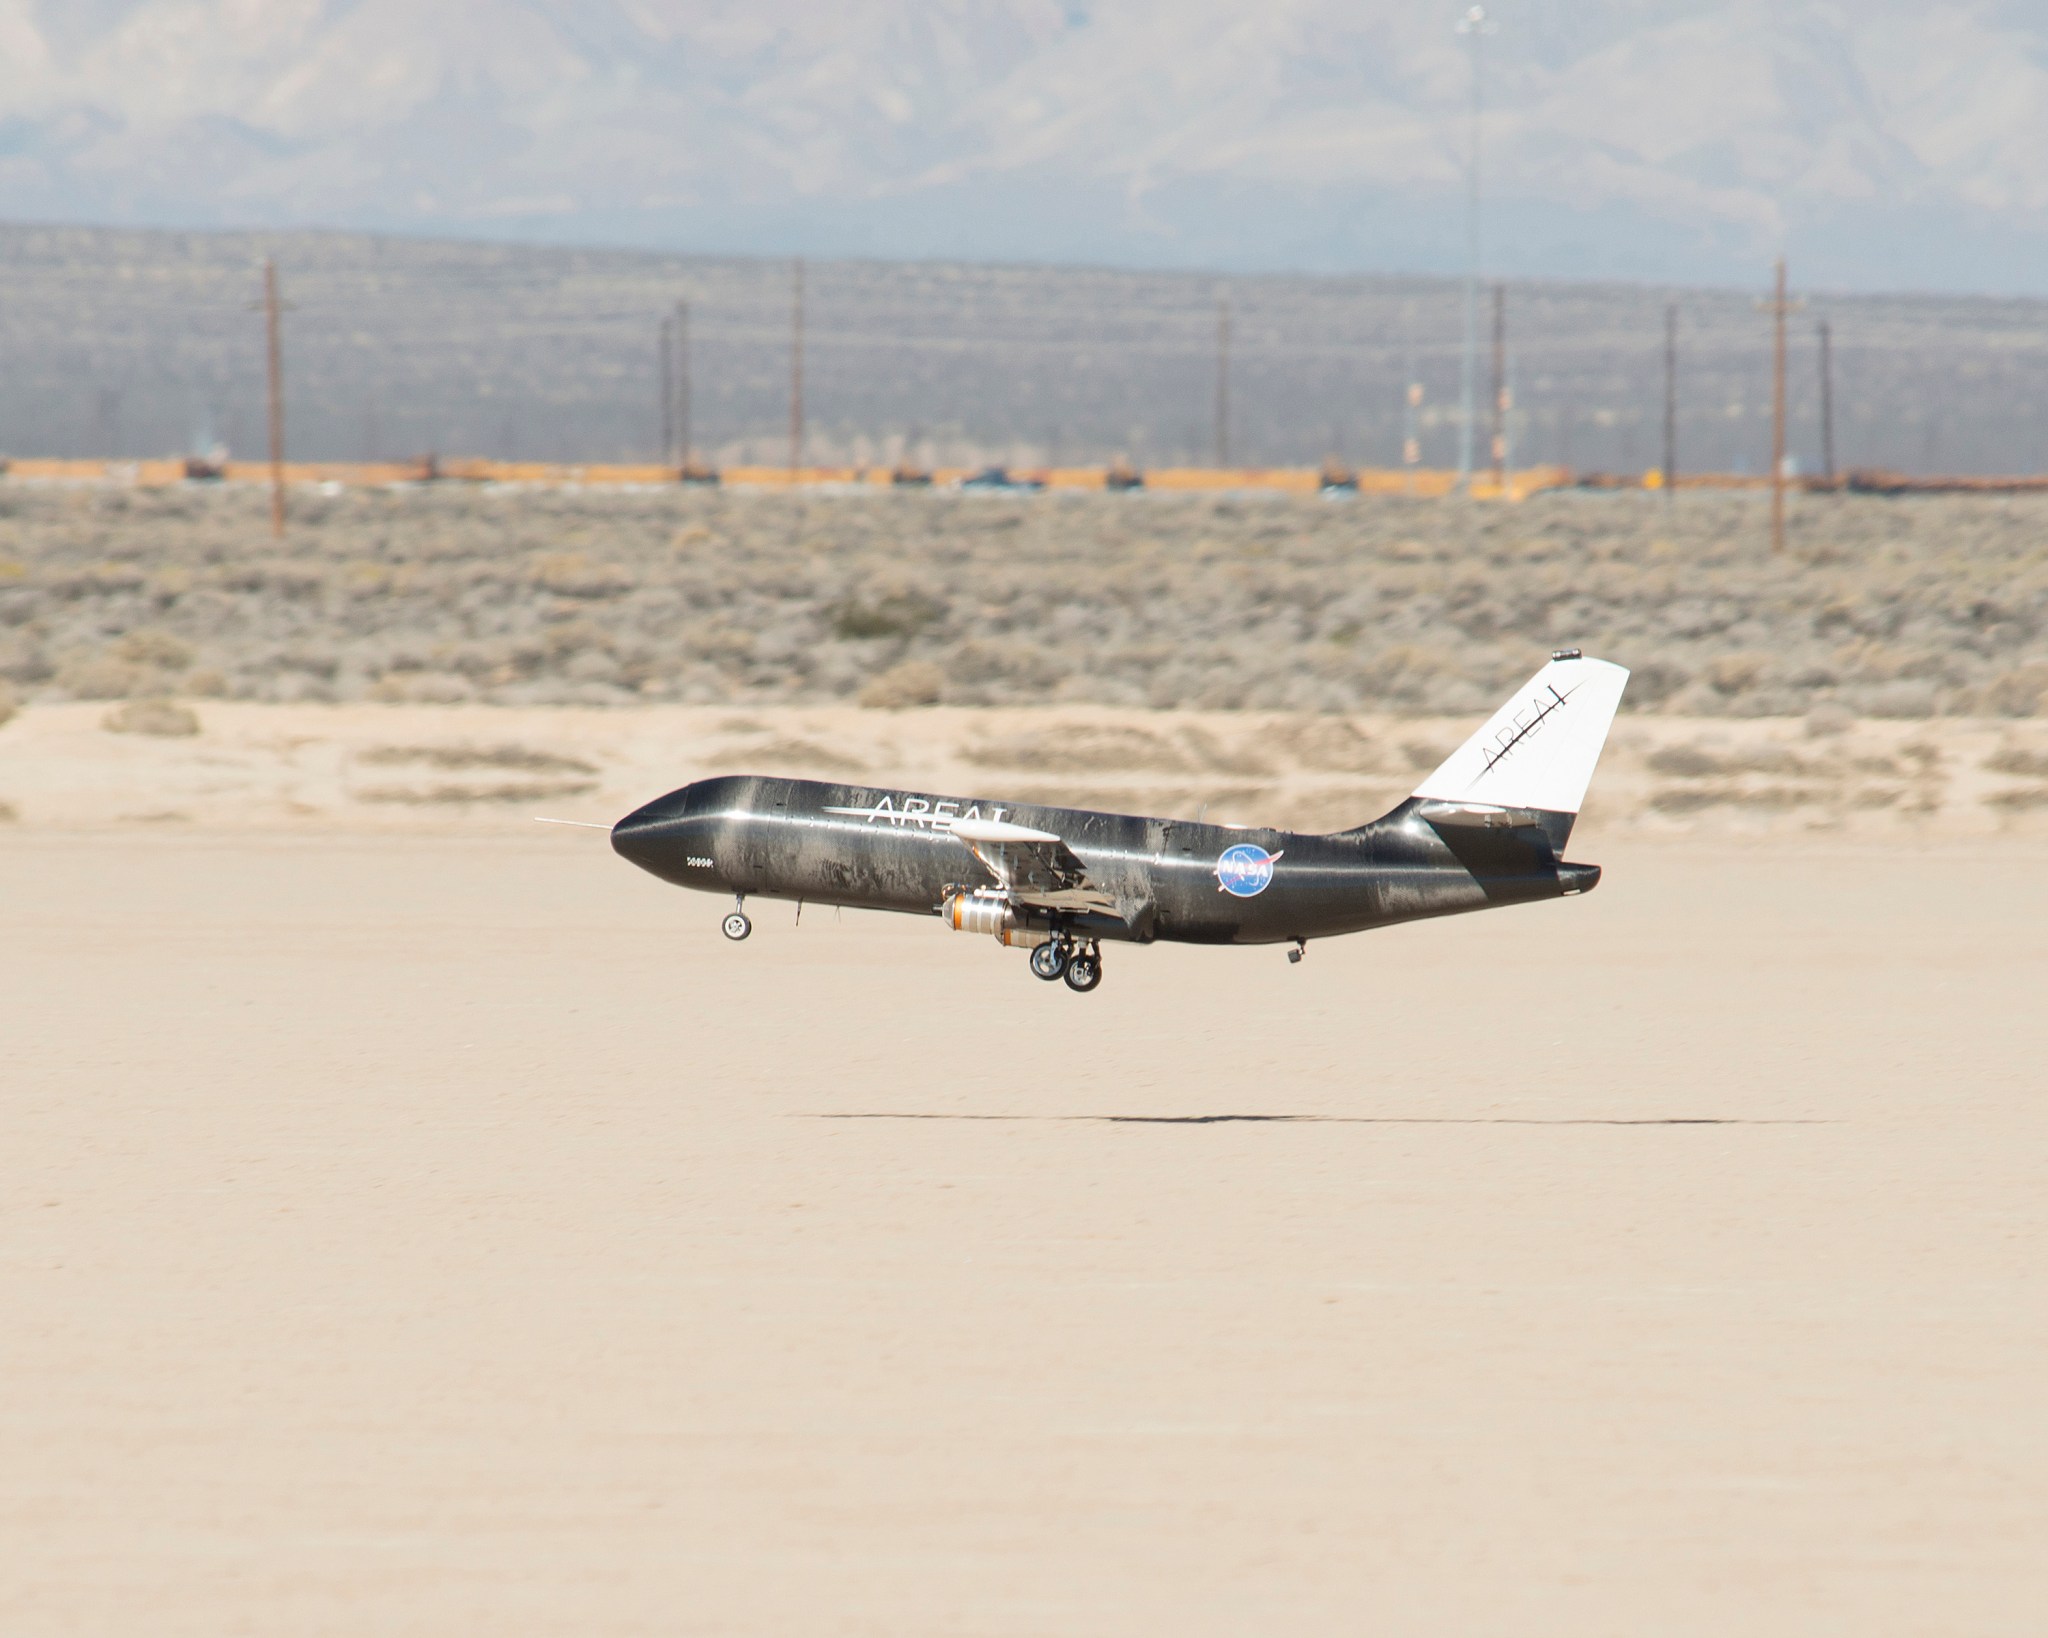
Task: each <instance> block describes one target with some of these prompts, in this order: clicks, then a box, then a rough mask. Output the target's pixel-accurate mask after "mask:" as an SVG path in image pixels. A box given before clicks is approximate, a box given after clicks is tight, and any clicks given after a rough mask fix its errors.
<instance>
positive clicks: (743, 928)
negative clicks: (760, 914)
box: [718, 897, 754, 944]
mask: <svg viewBox="0 0 2048 1638" xmlns="http://www.w3.org/2000/svg"><path fill="white" fill-rule="evenodd" d="M746 904H747V901H746V899H745V898H744V897H741V898H736V899H734V900H733V901H732V914H731V915H729V916H727V917H726V918H725V920H724V921H722V922H720V923H719V924H718V925H719V931H720V932H722V933H724V934H725V936H726V937H727V938H729V939H731V940H732V941H733V943H735V944H737V943H739V941H740V940H741V939H743V938H745V937H746V936H747V935H748V934H749V933H751V932H752V931H753V930H754V924H753V923H752V922H751V921H749V920H747V910H746Z"/></svg>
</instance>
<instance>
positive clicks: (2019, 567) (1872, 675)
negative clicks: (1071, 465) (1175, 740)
mask: <svg viewBox="0 0 2048 1638" xmlns="http://www.w3.org/2000/svg"><path fill="white" fill-rule="evenodd" d="M292 512H293V520H292V525H291V528H290V531H289V534H288V536H287V538H286V539H285V540H284V541H283V542H282V543H279V542H274V541H272V540H271V539H270V537H269V535H268V531H267V527H266V523H265V501H264V498H263V497H262V496H261V495H260V494H258V493H256V492H253V491H250V490H243V489H198V488H188V489H181V490H173V491H162V492H152V491H130V490H86V489H65V488H56V487H52V488H37V487H31V486H27V485H17V486H13V487H8V488H0V685H4V686H5V687H6V688H8V689H10V690H11V691H12V692H13V694H14V695H16V696H17V697H19V698H21V699H23V700H26V701H36V700H60V699H105V700H124V699H154V698H165V697H179V698H186V699H193V698H206V697H226V698H232V699H242V700H259V701H279V702H292V701H325V700H334V701H349V700H380V701H393V702H419V703H436V704H452V703H459V702H467V701H481V702H491V703H499V704H507V705H513V704H519V705H538V704H577V705H619V706H625V705H631V704H634V703H637V702H646V701H661V702H675V703H697V704H745V703H749V702H753V703H761V704H773V703H825V702H831V701H840V700H844V701H862V702H864V703H868V704H871V705H875V706H882V707H903V706H916V705H925V704H938V703H943V704H949V705H997V704H1000V705H1029V704H1045V703H1078V702H1090V703H1097V704H1107V705H1121V706H1143V707H1154V708H1201V709H1206V710H1214V709H1236V708H1245V709H1261V710H1286V711H1297V712H1301V711H1306V712H1377V713H1395V714H1400V713H1414V714H1429V715H1440V714H1457V713H1463V712H1470V711H1474V710H1478V709H1480V708H1482V707H1484V706H1486V705H1488V704H1491V703H1493V702H1494V701H1495V700H1496V699H1497V698H1498V696H1499V694H1500V692H1501V691H1502V690H1503V689H1504V688H1506V687H1509V686H1511V685H1512V684H1513V683H1514V682H1515V681H1517V680H1519V679H1520V678H1522V677H1524V676H1526V675H1527V674H1528V673H1529V671H1530V670H1531V669H1533V667H1534V666H1535V665H1536V664H1537V663H1538V662H1539V661H1540V660H1541V659H1542V658H1543V656H1544V655H1545V654H1546V653H1547V652H1548V651H1549V650H1550V649H1551V648H1553V647H1556V646H1559V645H1562V644H1582V645H1584V646H1585V647H1586V648H1588V649H1589V650H1593V651H1597V652H1599V653H1601V654H1603V655H1608V656H1611V657H1613V658H1615V659H1618V660H1620V661H1622V662H1624V663H1626V664H1628V665H1630V666H1632V667H1634V668H1635V672H1636V680H1635V684H1634V686H1633V688H1632V689H1631V691H1630V697H1629V705H1630V708H1631V709H1632V710H1634V711H1637V712H1664V713H1672V714H1681V715H1686V716H1804V715H1807V714H1809V713H1814V712H1819V713H1820V718H1819V719H1818V720H1819V721H1821V722H1822V724H1823V725H1825V723H1826V721H1827V720H1829V719H1830V718H1831V717H1834V718H1840V719H1842V720H1848V719H1851V718H1856V717H1879V718H1915V717H1927V716H1943V715H1967V716H1980V717H1982V716H2008V717H2026V716H2031V715H2034V714H2037V713H2048V550H2044V548H2048V501H2042V500H2035V499H2026V498H1989V497H1986V498H1975V497H1972V498H1940V499H1916V500H1885V499H1874V498H1858V497H1800V498H1799V499H1797V500H1796V501H1795V503H1794V506H1793V513H1792V522H1791V528H1790V533H1789V540H1788V550H1787V551H1786V552H1785V553H1784V554H1783V555H1782V556H1780V557H1775V558H1774V557H1773V556H1772V555H1771V554H1770V552H1769V550H1768V542H1767V536H1766V531H1765V527H1764V513H1763V502H1762V500H1761V499H1760V498H1759V497H1756V496H1752V495H1747V494H1716V493H1694V494H1683V495H1680V496H1679V497H1677V499H1676V501H1675V503H1672V504H1667V503H1666V502H1664V501H1663V500H1660V499H1658V498H1656V497H1652V496H1647V495H1632V494H1621V495H1601V494H1580V493H1562V494H1554V495H1548V496H1543V497H1539V498H1537V499H1534V500H1531V501H1528V502H1525V503H1523V504H1520V505H1515V506H1476V505H1467V504H1464V503H1437V502H1419V501H1418V502H1408V501H1402V500H1374V499H1339V500H1281V499H1268V498H1258V499H1250V498H1245V499H1240V498H1228V497H1226V498H1195V497H1176V496H1165V495H1143V494H1140V495H1133V496H1100V495H1077V496H1062V495H1046V496H1036V497H1022V498H1015V497H983V496H965V495H952V494H930V493H905V494H893V493H880V494H870V493H862V494H847V495H836V494H811V495H806V496H800V497H798V496H785V495H780V494H772V493H761V494H745V493H721V492H717V491H681V490H676V491H659V492H656V491H646V492H625V493H619V492H575V491H572V492H541V491H518V490H506V491H484V490H476V489H469V488H464V487H458V486H454V485H446V486H436V487H428V488H415V489H408V490H403V491H366V492H355V491H350V492H343V493H337V494H323V495H315V494H311V493H302V494H298V495H295V496H294V497H293V504H292Z"/></svg>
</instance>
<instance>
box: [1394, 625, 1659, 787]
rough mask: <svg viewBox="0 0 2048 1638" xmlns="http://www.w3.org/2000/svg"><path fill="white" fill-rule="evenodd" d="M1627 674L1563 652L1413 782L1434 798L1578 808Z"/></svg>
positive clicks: (1605, 664)
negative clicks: (1435, 766) (1432, 770)
mask: <svg viewBox="0 0 2048 1638" xmlns="http://www.w3.org/2000/svg"><path fill="white" fill-rule="evenodd" d="M1627 686H1628V672H1627V671H1626V670H1625V669H1624V668H1623V667H1621V666H1618V665H1612V664H1609V663H1608V662H1607V661H1606V660H1586V659H1581V658H1580V657H1579V656H1578V654H1577V653H1576V652H1575V651H1573V650H1569V649H1567V650H1563V651H1561V652H1560V654H1559V655H1558V656H1557V657H1556V658H1554V659H1553V660H1552V661H1551V662H1550V664H1548V665H1547V666H1545V667H1544V668H1543V669H1542V670H1541V671H1539V672H1537V673H1536V675H1535V676H1533V677H1531V678H1530V679H1529V680H1528V682H1526V683H1524V684H1523V685H1522V686H1521V687H1520V688H1518V689H1517V690H1516V691H1515V693H1514V696H1513V697H1512V698H1511V699H1510V700H1509V701H1508V702H1507V704H1505V705H1503V706H1502V707H1501V708H1500V709H1499V710H1498V711H1496V712H1495V713H1494V714H1493V719H1492V720H1491V721H1490V722H1488V723H1487V725H1486V726H1485V727H1484V728H1482V729H1480V730H1479V732H1478V733H1476V734H1474V735H1473V736H1472V737H1471V738H1470V739H1468V740H1466V741H1465V743H1464V744H1463V745H1460V746H1459V747H1458V748H1457V750H1456V751H1454V752H1452V753H1451V757H1450V760H1449V761H1447V762H1446V763H1444V765H1443V766H1442V767H1441V768H1439V769H1437V771H1436V772H1435V773H1433V774H1431V775H1430V776H1429V777H1428V778H1427V779H1425V780H1424V781H1423V782H1422V784H1421V785H1420V786H1418V787H1417V789H1416V792H1415V794H1416V795H1417V796H1419V797H1422V798H1424V799H1426V800H1428V801H1432V802H1477V803H1482V804H1484V805H1486V806H1488V807H1496V808H1537V809H1541V810H1542V811H1544V812H1546V813H1577V812H1578V811H1579V807H1580V804H1582V803H1583V802H1584V801H1585V800H1586V787H1587V785H1589V784H1591V783H1592V780H1593V769H1594V766H1595V765H1596V764H1597V763H1598V762H1599V760H1600V748H1601V746H1603V745H1605V744H1606V743H1607V730H1608V728H1609V726H1610V725H1611V724H1612V723H1613V721H1614V713H1615V711H1616V709H1617V708H1618V707H1619V706H1620V705H1621V691H1622V690H1623V689H1624V688H1626V687H1627Z"/></svg>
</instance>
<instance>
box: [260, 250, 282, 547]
mask: <svg viewBox="0 0 2048 1638" xmlns="http://www.w3.org/2000/svg"><path fill="white" fill-rule="evenodd" d="M263 320H264V330H265V332H266V337H267V340H268V352H269V361H268V362H269V377H270V533H271V535H272V537H273V538H275V539H278V540H282V539H283V538H284V344H283V336H282V335H281V333H280V332H281V331H282V329H283V322H282V319H281V316H280V312H279V302H278V297H277V262H276V260H275V259H267V260H265V262H264V263H263Z"/></svg>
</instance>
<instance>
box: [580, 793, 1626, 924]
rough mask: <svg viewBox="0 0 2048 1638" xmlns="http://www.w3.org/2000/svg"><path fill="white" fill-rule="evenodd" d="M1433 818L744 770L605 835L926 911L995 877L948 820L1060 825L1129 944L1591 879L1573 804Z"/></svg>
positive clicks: (632, 845) (1422, 913)
mask: <svg viewBox="0 0 2048 1638" xmlns="http://www.w3.org/2000/svg"><path fill="white" fill-rule="evenodd" d="M1431 815H1432V809H1431V806H1430V805H1429V804H1425V803H1421V802H1418V801H1416V800H1414V799H1412V798H1411V799H1410V800H1409V801H1406V802H1404V803H1402V804H1401V806H1400V807H1398V808H1396V809H1395V810H1394V811H1393V812H1392V813H1389V814H1388V815H1386V817H1385V818H1382V819H1378V820H1375V821H1373V822H1372V823H1371V824H1367V825H1361V826H1359V827H1358V828H1357V829H1355V830H1347V831H1339V832H1336V833H1333V834H1329V835H1314V834H1298V833H1295V832H1290V831H1278V830H1240V829H1235V828H1231V827H1226V826H1221V825H1205V824H1195V823H1190V822H1189V821H1186V820H1182V819H1147V818H1140V817H1136V816H1133V815H1129V814H1118V813H1092V812H1089V811H1087V810H1085V809H1076V808H1049V807H1037V806H1033V805H1032V804H1030V803H1011V802H997V801H991V800H988V799H985V798H979V799H970V798H960V797H939V796H930V795H925V794H922V793H917V792H907V791H888V790H877V789H873V788H871V787H867V786H853V785H827V784H819V783H816V782H813V781H810V780H801V779H777V778H766V777H758V776H751V775H737V776H728V777H724V778H717V779H705V780H699V781H698V782H697V783H695V784H692V785H685V786H684V787H683V788H682V789H680V790H676V791H671V792H670V793H669V794H668V795H667V796H663V797H660V798H658V799H657V800H655V801H653V802H650V803H648V804H647V806H645V807H643V808H641V809H639V810H638V811H637V812H634V813H632V814H629V815H628V816H627V817H626V818H624V819H622V820H620V821H619V823H618V824H617V825H616V826H615V827H614V828H613V830H612V845H613V847H614V848H616V849H617V850H618V852H619V853H620V854H621V855H622V856H623V857H625V858H626V859H629V860H631V861H632V862H633V863H634V864H636V865H639V866H640V867H641V868H642V869H644V870H647V871H650V872H652V873H653V874H654V875H656V876H659V877H660V878H661V879H662V880H664V881H668V882H673V883H675V884H676V885H677V886H679V887H694V888H700V889H702V890H704V891H706V892H711V893H721V894H727V895H732V896H737V897H742V898H745V897H754V898H772V899H797V900H801V901H804V902H806V903H810V904H819V905H844V906H848V907H850V908H858V909H865V910H894V911H900V912H903V913H906V914H912V915H934V914H937V913H939V910H940V907H941V906H942V905H943V904H944V902H945V901H946V900H947V898H948V897H949V896H950V895H952V894H955V893H971V892H973V891H975V890H977V889H986V888H989V887H991V886H992V885H993V883H992V880H991V877H990V875H989V873H988V871H987V870H985V869H984V868H983V866H982V864H981V863H980V861H979V860H978V859H976V858H975V856H974V855H973V853H971V852H970V851H969V849H968V848H967V846H966V845H965V844H963V843H962V841H961V840H960V839H959V838H957V837H955V836H953V835H952V834H950V831H949V828H948V827H949V826H950V825H951V823H952V821H953V820H954V819H956V818H957V819H980V820H996V821H1001V822H1004V823H1007V824H1012V825H1021V826H1026V827H1029V828H1030V829H1032V830H1039V831H1046V832H1050V833H1052V834H1054V835H1057V836H1058V837H1059V838H1060V839H1061V840H1063V841H1064V842H1065V843H1066V845H1067V846H1068V847H1069V848H1071V849H1072V850H1073V851H1074V853H1075V854H1077V855H1079V857H1080V858H1081V860H1082V861H1083V862H1084V863H1085V865H1086V866H1087V870H1088V876H1089V879H1090V880H1091V881H1092V882H1094V883H1097V884H1099V885H1100V886H1101V887H1102V888H1103V889H1104V890H1105V891H1106V892H1107V893H1108V894H1109V895H1110V897H1112V898H1113V899H1114V901H1115V903H1116V913H1115V914H1113V915H1112V914H1108V913H1103V912H1094V913H1087V914H1072V915H1067V916H1065V917H1063V918H1059V919H1060V920H1061V922H1062V924H1063V925H1065V926H1066V927H1068V928H1069V929H1070V930H1071V931H1072V932H1074V933H1075V934H1077V935H1081V936H1085V937H1090V938H1104V939H1127V940H1131V941H1133V942H1136V943H1150V942H1152V941H1153V940H1155V939H1170V940H1177V941H1180V942H1184V943H1191V944H1272V943H1285V942H1293V941H1297V940H1304V939H1314V938H1329V937H1331V936H1333V935H1335V934H1338V933H1355V932H1360V931H1363V930H1364V929H1367V928H1371V927H1386V926H1391V925H1392V924H1394V923H1396V922H1403V921H1415V920H1420V919H1422V918H1424V917H1429V916H1446V915H1455V914H1458V913H1459V912H1461V911H1466V910H1483V909H1485V908H1487V907H1488V906H1490V905H1498V904H1520V903H1527V902H1529V901H1531V900H1536V899H1549V898H1557V897H1560V896H1563V895H1567V894H1572V893H1581V892H1584V891H1586V890H1587V889H1588V888H1590V887H1592V886H1593V885H1594V884H1595V883H1596V882H1597V881H1598V880H1599V877H1600V872H1599V868H1598V867H1597V866H1594V865H1578V864H1560V863H1559V862H1558V861H1559V855H1560V853H1561V851H1562V849H1563V847H1564V843H1565V840H1566V838H1567V837H1568V836H1569V834H1570V832H1571V823H1572V816H1571V815H1569V814H1536V815H1534V816H1533V822H1525V823H1522V824H1521V825H1519V827H1517V828H1487V827H1486V826H1484V825H1480V824H1475V823H1473V822H1471V821H1470V820H1469V819H1466V820H1459V819H1457V818H1456V816H1452V817H1451V818H1446V817H1445V816H1444V815H1442V814H1440V813H1438V814H1435V815H1434V816H1431ZM1226 855H1229V856H1230V857H1229V859H1228V860H1226ZM1246 861H1249V865H1247V863H1246Z"/></svg>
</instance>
